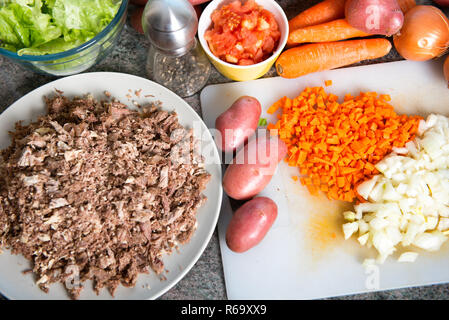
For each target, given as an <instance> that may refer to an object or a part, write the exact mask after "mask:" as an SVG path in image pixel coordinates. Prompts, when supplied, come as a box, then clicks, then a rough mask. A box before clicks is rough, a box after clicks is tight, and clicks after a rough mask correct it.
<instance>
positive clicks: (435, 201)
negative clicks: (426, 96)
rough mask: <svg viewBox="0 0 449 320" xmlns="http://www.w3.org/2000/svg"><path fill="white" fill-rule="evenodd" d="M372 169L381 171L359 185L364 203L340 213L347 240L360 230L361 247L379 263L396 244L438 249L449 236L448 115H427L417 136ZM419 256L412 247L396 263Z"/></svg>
mask: <svg viewBox="0 0 449 320" xmlns="http://www.w3.org/2000/svg"><path fill="white" fill-rule="evenodd" d="M376 168H377V169H378V170H379V172H380V174H378V175H376V176H374V177H373V178H371V179H370V180H368V181H365V182H363V183H362V184H360V185H359V186H358V188H357V192H358V193H359V194H360V196H362V197H363V198H364V199H365V200H367V201H368V202H366V203H360V204H358V205H355V207H354V209H355V210H354V212H351V211H348V212H345V213H344V217H345V220H346V221H347V222H346V223H345V224H344V225H343V232H344V235H345V239H348V238H350V237H351V236H352V235H353V234H358V241H359V243H360V244H361V245H365V246H367V247H372V246H373V247H374V248H375V249H376V250H377V251H378V253H379V255H378V257H377V259H376V262H377V263H383V262H384V261H385V259H386V258H387V257H388V256H390V255H392V254H393V253H394V252H395V251H396V250H397V247H398V246H399V245H400V246H402V247H404V248H408V247H417V248H421V249H424V250H427V251H437V250H439V249H440V247H441V245H442V244H443V243H444V242H445V241H446V240H447V238H448V235H449V120H448V118H446V117H444V116H441V115H430V116H429V117H428V118H427V120H426V121H424V120H422V121H421V123H420V126H419V129H418V135H417V137H416V138H415V139H414V140H413V141H410V142H408V143H407V144H406V146H405V147H404V148H396V149H393V152H392V153H391V154H390V155H388V156H387V157H385V158H384V159H383V160H381V161H380V162H378V163H377V164H376ZM407 250H408V249H407ZM417 256H418V254H417V253H416V252H413V251H412V250H410V251H407V252H404V253H403V254H401V255H400V257H399V258H398V261H400V262H413V261H415V259H416V258H417ZM368 260H371V259H368Z"/></svg>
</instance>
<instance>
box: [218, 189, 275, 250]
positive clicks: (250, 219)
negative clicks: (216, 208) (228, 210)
mask: <svg viewBox="0 0 449 320" xmlns="http://www.w3.org/2000/svg"><path fill="white" fill-rule="evenodd" d="M277 215H278V207H277V205H276V203H275V202H274V201H273V200H271V199H269V198H266V197H258V198H254V199H252V200H250V201H248V202H246V203H245V204H244V205H243V206H241V207H240V208H239V209H237V211H236V212H235V213H234V215H233V217H232V219H231V222H230V223H229V225H228V229H227V230H226V244H227V245H228V247H229V249H231V250H232V251H234V252H239V253H241V252H245V251H247V250H249V249H251V248H253V247H254V246H256V245H257V244H259V243H260V242H261V241H262V239H263V238H264V237H265V235H266V234H267V232H268V230H270V228H271V226H272V225H273V223H274V221H275V220H276V217H277Z"/></svg>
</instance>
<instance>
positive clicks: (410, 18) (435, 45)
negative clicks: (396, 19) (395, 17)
mask: <svg viewBox="0 0 449 320" xmlns="http://www.w3.org/2000/svg"><path fill="white" fill-rule="evenodd" d="M393 41H394V45H395V47H396V50H397V51H398V52H399V54H400V55H401V56H403V57H404V58H405V59H408V60H416V61H424V60H430V59H432V58H435V57H438V56H441V55H442V54H444V52H445V51H446V49H447V47H448V46H449V20H448V19H447V17H446V16H445V15H444V13H443V12H442V11H441V10H440V9H438V8H437V7H434V6H423V5H421V6H416V7H414V8H412V9H410V10H409V11H408V12H407V13H406V14H405V18H404V24H403V26H402V29H401V31H400V32H399V33H398V34H397V35H395V36H394V38H393Z"/></svg>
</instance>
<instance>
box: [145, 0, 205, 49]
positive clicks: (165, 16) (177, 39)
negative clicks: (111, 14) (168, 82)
mask: <svg viewBox="0 0 449 320" xmlns="http://www.w3.org/2000/svg"><path fill="white" fill-rule="evenodd" d="M142 27H143V30H144V32H145V35H146V36H147V37H148V39H149V40H150V42H151V44H152V45H153V46H154V47H156V48H157V49H158V50H160V51H162V52H164V53H166V54H171V55H180V54H184V53H185V52H187V51H189V50H190V49H191V48H192V46H193V45H194V44H195V34H196V32H197V29H198V18H197V16H196V13H195V9H194V8H193V6H192V5H191V4H190V2H189V1H187V0H149V1H148V2H147V4H146V6H145V9H144V11H143V15H142Z"/></svg>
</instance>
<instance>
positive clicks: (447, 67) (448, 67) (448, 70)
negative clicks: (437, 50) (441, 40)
mask: <svg viewBox="0 0 449 320" xmlns="http://www.w3.org/2000/svg"><path fill="white" fill-rule="evenodd" d="M443 73H444V78H445V79H446V82H447V83H448V88H449V56H447V57H446V59H445V60H444V65H443Z"/></svg>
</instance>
